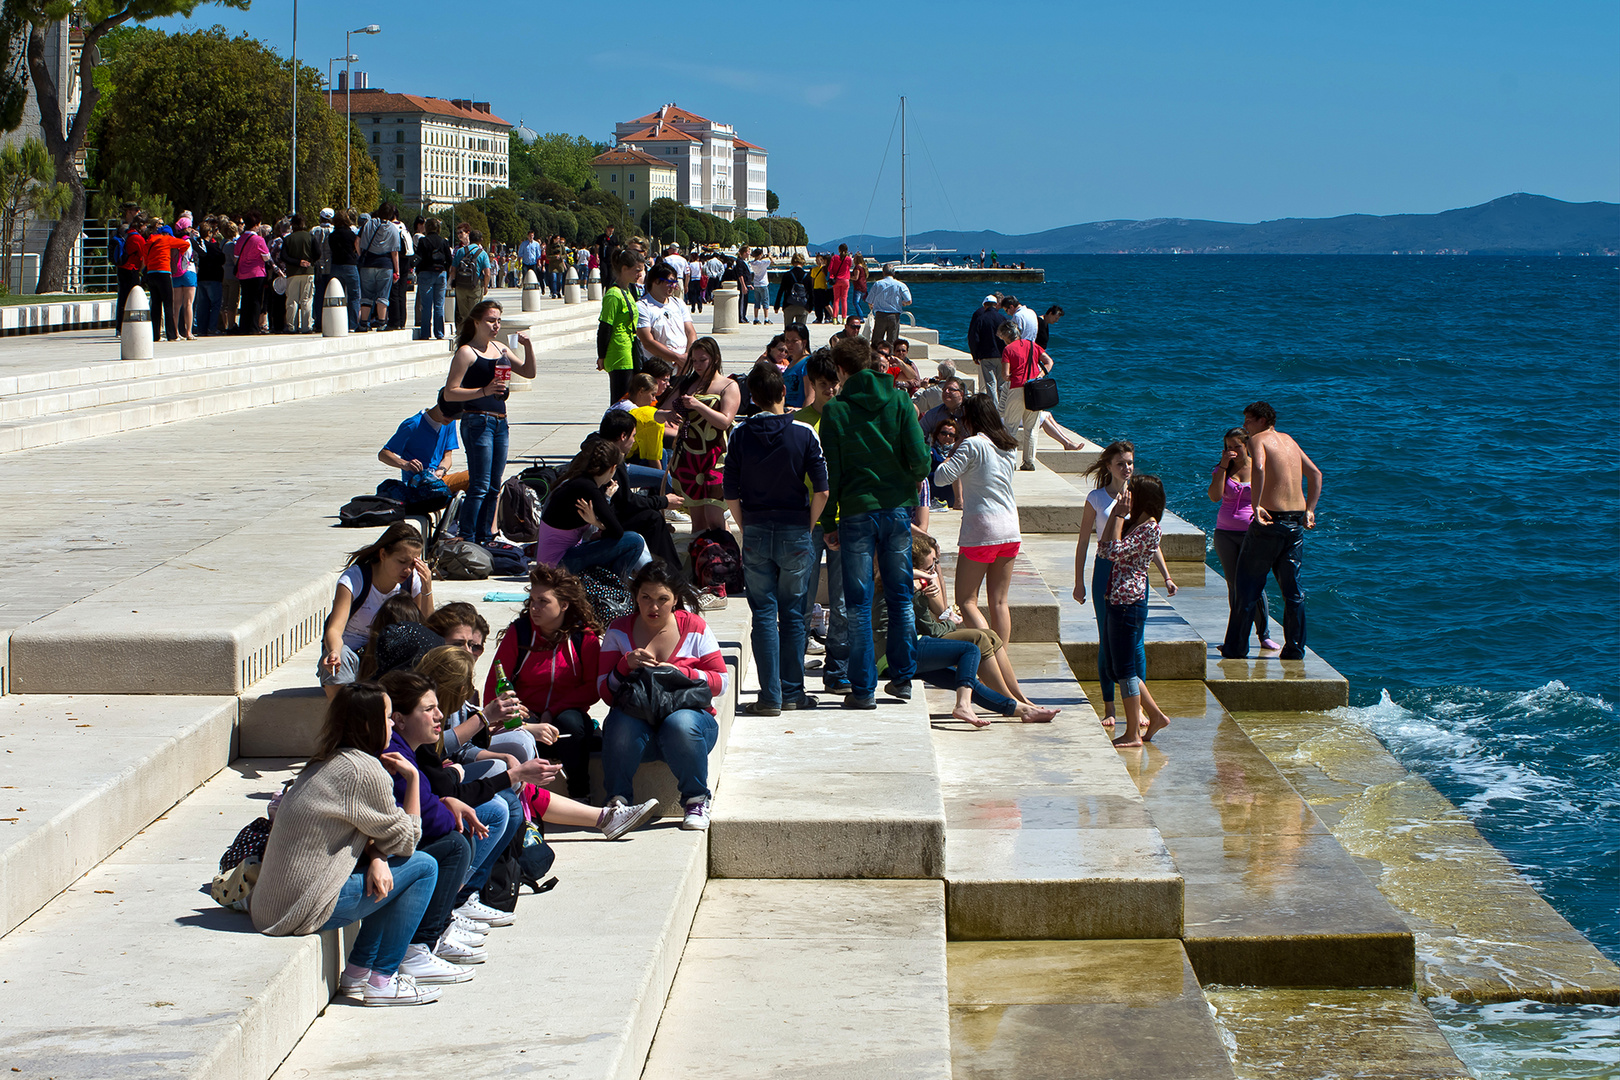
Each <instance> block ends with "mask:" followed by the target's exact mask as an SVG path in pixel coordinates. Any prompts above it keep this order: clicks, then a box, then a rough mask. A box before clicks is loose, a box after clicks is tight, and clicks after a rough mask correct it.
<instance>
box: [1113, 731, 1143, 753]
mask: <svg viewBox="0 0 1620 1080" xmlns="http://www.w3.org/2000/svg"><path fill="white" fill-rule="evenodd" d="M1141 745H1142V733H1141V730H1140V729H1138V730H1137V732H1136V734H1135V735H1131V734H1125V735H1121V736H1119V737H1118V738H1117V739H1115V740H1114V746H1115V747H1117V748H1118V749H1120V750H1129V749H1133V748H1135V747H1138V746H1141Z"/></svg>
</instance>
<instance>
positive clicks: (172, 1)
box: [0, 0, 249, 292]
mask: <svg viewBox="0 0 1620 1080" xmlns="http://www.w3.org/2000/svg"><path fill="white" fill-rule="evenodd" d="M204 2H208V3H218V4H220V5H222V6H224V7H231V8H236V9H238V10H242V11H245V10H247V6H248V2H249V0H77V2H76V0H4V3H5V12H6V15H7V18H8V19H9V20H11V25H12V28H13V30H14V31H15V30H18V29H21V27H22V26H23V25H24V24H26V26H27V33H28V44H27V56H28V75H29V78H30V80H31V81H32V82H33V85H34V97H35V99H36V100H37V101H38V103H39V119H40V127H41V129H42V131H43V133H44V136H45V149H46V151H47V152H49V154H50V155H51V161H52V163H53V164H54V166H55V169H56V182H57V183H59V184H66V185H67V186H68V189H69V197H68V205H67V208H66V209H65V210H64V211H63V212H62V215H61V217H59V218H58V219H57V221H56V225H55V226H54V227H53V228H52V229H51V236H50V239H49V240H47V241H46V243H45V252H44V254H43V255H42V256H41V257H40V260H39V289H40V291H41V292H61V291H62V290H63V289H64V288H65V287H66V285H67V272H68V258H69V256H70V255H71V254H72V250H73V246H74V243H75V241H77V240H78V238H79V233H80V231H81V230H82V229H83V228H84V216H85V211H86V210H87V209H88V196H87V195H86V193H85V187H84V180H83V179H82V178H81V177H80V176H79V169H78V156H79V151H80V150H82V149H84V146H85V140H86V138H87V136H88V135H89V133H90V121H91V117H93V116H94V115H95V112H96V104H97V102H98V101H99V100H100V96H101V91H100V90H99V89H98V88H97V86H96V80H95V70H96V65H97V64H99V63H100V62H101V39H102V38H104V37H105V36H106V35H107V33H108V31H110V30H113V29H116V28H117V27H120V26H122V25H124V24H125V23H128V22H137V23H143V22H146V21H148V20H150V19H158V18H163V17H166V16H170V15H182V16H185V17H186V18H190V17H191V13H192V12H193V11H195V10H197V8H198V7H200V6H201V5H202V3H204ZM69 15H77V17H78V28H77V29H78V31H79V34H80V45H81V47H82V51H81V52H80V54H79V70H78V85H79V88H80V96H79V111H78V112H76V113H74V114H73V117H72V123H68V120H67V117H66V110H65V108H64V106H65V105H66V103H67V94H66V89H67V87H66V86H65V85H62V86H59V85H58V84H57V79H58V75H60V76H67V75H68V74H69V73H68V72H66V71H63V72H59V73H58V72H53V71H52V70H51V65H50V63H49V60H48V58H47V52H48V46H47V43H46V32H47V30H49V28H50V27H51V26H53V25H55V24H57V23H60V22H61V21H62V20H63V19H66V18H67V17H68V16H69ZM187 74H188V75H189V74H191V73H189V72H188V73H187ZM166 89H168V90H172V89H174V88H173V87H169V88H166ZM3 98H4V94H3V93H0V99H3ZM153 100H154V101H162V102H167V100H168V98H167V95H165V96H163V97H158V98H154V99H153ZM163 111H164V112H165V115H181V114H179V113H169V111H168V110H167V109H165V110H163Z"/></svg>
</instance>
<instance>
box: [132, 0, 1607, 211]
mask: <svg viewBox="0 0 1620 1080" xmlns="http://www.w3.org/2000/svg"><path fill="white" fill-rule="evenodd" d="M447 11H451V12H455V13H456V14H457V16H458V17H454V18H447V17H446V12H447ZM291 16H292V2H291V0H255V3H254V4H253V7H252V9H251V10H250V11H247V12H237V11H232V10H228V9H222V8H219V7H215V6H208V5H205V6H203V7H200V8H198V9H197V11H196V13H195V15H194V16H193V18H192V19H191V20H189V25H192V26H208V25H212V24H214V23H219V24H222V25H224V26H226V27H228V28H230V29H232V30H240V31H246V32H247V33H250V34H252V35H253V36H255V37H259V38H262V39H264V40H265V41H267V42H269V43H270V44H271V45H272V46H274V47H275V48H276V49H277V50H278V51H280V52H282V53H284V54H285V53H286V52H288V51H289V50H290V45H291V29H292V26H291V23H292V17H291ZM299 20H300V21H299V56H300V59H302V60H304V61H305V62H306V63H310V64H313V65H314V66H317V67H319V68H320V69H321V70H322V71H325V69H326V58H327V57H330V56H341V55H342V54H343V44H344V41H343V38H344V35H343V32H344V31H345V30H349V29H353V28H355V27H358V26H362V25H365V24H366V23H370V22H376V23H379V24H381V25H382V27H383V32H382V33H381V34H380V35H378V36H375V37H364V36H359V35H356V37H355V39H354V43H355V44H354V47H355V51H356V53H357V54H358V55H359V56H361V57H362V60H361V62H360V63H359V64H357V65H356V67H357V68H359V69H362V70H365V71H366V72H367V73H368V74H369V76H370V78H371V85H372V86H378V87H382V88H384V89H387V90H391V91H405V92H413V93H425V94H432V95H435V96H438V97H446V98H448V97H466V98H474V99H477V100H488V101H490V102H491V103H492V106H493V109H494V111H495V113H496V114H497V115H499V116H502V117H504V118H505V119H507V120H510V121H512V122H514V123H516V122H518V121H519V120H522V121H523V122H524V123H526V124H527V125H528V126H529V127H532V128H534V129H535V130H537V131H542V132H545V131H562V132H568V133H571V134H582V135H586V136H590V137H592V138H595V139H600V140H603V141H608V140H610V139H611V133H612V130H613V125H614V123H615V122H618V121H621V120H629V119H632V118H634V117H636V116H640V115H643V114H645V113H648V112H651V111H653V110H654V109H656V108H657V107H658V106H659V105H661V104H663V103H665V102H669V101H673V102H675V103H677V104H679V105H681V106H682V107H683V108H687V109H690V110H692V111H693V112H696V113H699V114H700V115H703V116H707V117H710V118H711V119H715V120H719V121H721V122H723V123H730V124H732V125H734V126H735V127H736V129H737V132H738V134H739V135H741V136H742V137H743V138H745V139H748V140H749V141H750V142H755V143H758V144H760V145H761V146H763V147H765V148H766V150H768V151H769V153H770V158H769V168H770V174H769V175H770V186H771V188H772V189H773V190H774V191H776V192H777V194H778V195H780V196H781V198H782V209H781V212H782V213H783V214H787V213H789V212H796V213H797V214H798V217H799V219H800V220H801V221H803V222H804V223H805V227H806V228H807V230H808V231H809V233H810V236H811V239H813V240H814V239H827V238H831V237H835V236H840V235H844V234H847V233H854V232H859V231H865V232H868V233H873V234H894V233H898V232H899V180H898V155H899V138H898V135H896V136H895V139H894V145H893V146H892V147H891V148H890V150H889V159H888V164H887V166H886V167H885V169H884V171H883V176H882V183H881V186H880V187H878V188H877V191H876V201H875V202H873V193H874V185H876V184H877V183H878V171H879V165H880V163H881V162H882V161H883V157H884V146H885V143H886V142H887V141H888V139H889V135H890V132H891V129H892V127H893V123H894V118H895V114H896V109H897V107H898V100H899V97H900V95H901V94H905V95H906V96H907V97H908V99H909V103H910V113H911V117H912V121H913V125H912V133H913V138H912V156H911V184H910V188H911V203H912V211H911V218H910V223H911V231H912V232H922V231H924V230H927V229H931V228H944V229H955V228H963V229H981V228H984V229H996V230H999V231H1002V232H1006V233H1021V232H1033V231H1038V230H1041V229H1047V228H1055V227H1058V226H1062V225H1071V224H1075V223H1077V222H1084V221H1095V220H1101V219H1108V218H1151V217H1196V218H1214V219H1219V220H1227V221H1258V220H1262V219H1267V218H1278V217H1324V216H1331V215H1334V214H1344V213H1371V214H1390V213H1432V212H1437V211H1441V210H1447V209H1451V208H1454V207H1459V206H1469V205H1473V204H1476V203H1480V202H1485V201H1487V200H1489V199H1493V198H1496V197H1498V196H1501V195H1506V194H1509V193H1511V192H1515V191H1529V192H1534V193H1536V194H1541V195H1549V196H1552V197H1554V198H1559V199H1566V200H1569V201H1573V202H1584V201H1588V200H1594V199H1601V200H1605V201H1620V2H1617V0H1557V2H1548V3H1535V2H1531V3H1526V2H1524V0H1512V2H1505V0H1400V2H1389V3H1386V2H1363V0H1352V2H1349V3H1344V2H1338V3H1334V2H1329V0H1290V2H1258V0H1253V2H1245V0H1231V2H1222V3H1210V2H1207V0H1201V2H1171V0H1131V2H1126V0H1118V2H1112V3H1090V2H1080V0H1071V2H1067V3H982V2H980V3H962V2H957V0H931V2H927V3H923V2H916V0H890V2H889V3H887V4H883V5H877V4H870V5H869V4H864V3H862V4H849V3H845V2H842V0H832V2H830V3H823V4H820V5H808V6H807V5H804V4H773V3H757V2H756V3H746V4H737V5H730V4H719V5H714V4H697V5H693V4H682V3H662V4H657V5H653V4H644V3H637V2H630V0H619V2H617V3H612V2H610V3H602V4H590V5H583V6H580V5H549V4H538V3H532V2H530V3H517V2H511V0H486V2H484V3H480V4H476V5H471V4H469V5H450V6H447V5H444V4H428V3H425V2H423V0H392V2H389V3H381V2H371V0H344V2H342V3H311V2H310V0H301V2H300V5H299ZM157 25H158V26H160V27H161V28H163V29H167V30H174V29H179V28H181V27H182V26H185V25H188V23H187V22H186V21H183V20H166V21H163V22H160V23H158V24H157ZM475 49H476V50H479V53H478V54H477V55H475V53H474V51H473V50H475ZM869 206H870V207H871V209H870V215H868V207H869ZM863 223H864V230H863Z"/></svg>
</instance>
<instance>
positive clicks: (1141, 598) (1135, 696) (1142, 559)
mask: <svg viewBox="0 0 1620 1080" xmlns="http://www.w3.org/2000/svg"><path fill="white" fill-rule="evenodd" d="M1163 518H1164V485H1163V484H1161V483H1160V482H1159V478H1158V477H1157V476H1136V477H1132V478H1131V482H1130V485H1129V486H1128V487H1126V489H1125V490H1124V491H1123V492H1121V493H1120V496H1119V498H1118V499H1117V500H1116V501H1115V503H1114V507H1113V509H1112V510H1111V511H1110V512H1109V514H1108V522H1107V524H1105V525H1104V526H1103V529H1102V533H1101V534H1100V535H1099V537H1098V542H1097V556H1098V557H1099V558H1104V559H1108V560H1110V561H1111V562H1112V563H1113V567H1112V569H1111V571H1110V573H1109V578H1108V656H1109V658H1110V660H1112V662H1113V665H1114V670H1113V676H1114V681H1115V682H1116V683H1118V684H1119V691H1120V695H1121V696H1122V697H1123V698H1124V699H1125V732H1124V734H1122V735H1119V736H1118V737H1116V738H1115V739H1114V745H1115V746H1120V747H1127V746H1141V745H1142V744H1143V743H1144V742H1152V741H1153V736H1154V735H1156V734H1158V733H1159V732H1160V731H1163V730H1164V729H1165V728H1166V727H1169V726H1170V718H1169V717H1168V716H1166V715H1165V714H1164V710H1163V709H1160V708H1159V703H1158V702H1156V701H1154V700H1153V695H1152V694H1150V693H1149V692H1148V687H1147V670H1146V664H1145V660H1146V653H1145V651H1144V649H1143V646H1142V635H1143V630H1144V629H1145V628H1146V626H1147V607H1148V604H1147V594H1148V581H1147V568H1148V563H1150V562H1152V561H1153V556H1154V555H1155V554H1156V553H1157V552H1158V550H1159V536H1160V528H1159V522H1160V521H1161V520H1163ZM1165 591H1166V592H1168V593H1169V594H1170V595H1171V596H1174V595H1175V594H1176V586H1175V583H1174V582H1171V581H1166V582H1165ZM1144 713H1145V714H1146V717H1147V718H1146V720H1144V719H1143V714H1144Z"/></svg>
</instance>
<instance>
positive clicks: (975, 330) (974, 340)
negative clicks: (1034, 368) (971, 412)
mask: <svg viewBox="0 0 1620 1080" xmlns="http://www.w3.org/2000/svg"><path fill="white" fill-rule="evenodd" d="M1006 321H1007V314H1006V312H1004V311H1002V310H1001V297H999V296H997V295H996V294H995V293H991V294H990V295H989V296H986V297H985V298H984V303H983V304H981V305H979V310H978V311H975V312H974V313H973V318H972V319H969V320H968V332H967V337H968V352H969V354H970V355H971V356H972V357H973V362H974V363H976V364H978V365H979V374H980V376H981V379H980V382H981V384H982V385H983V387H984V392H985V393H986V394H988V395H990V400H991V401H993V402H995V403H996V408H997V409H1001V408H1003V407H1004V406H1005V403H1006V400H1007V372H1006V370H1005V369H1004V368H1003V367H1002V363H1001V335H1000V334H998V333H997V331H998V330H1000V329H1001V324H1002V323H1004V322H1006Z"/></svg>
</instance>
